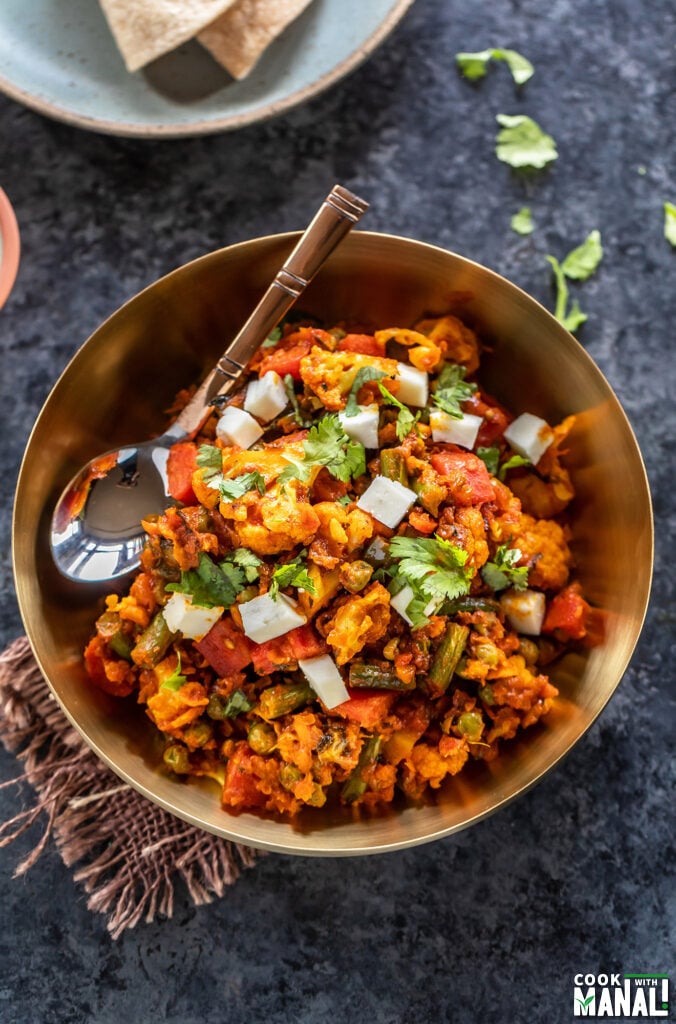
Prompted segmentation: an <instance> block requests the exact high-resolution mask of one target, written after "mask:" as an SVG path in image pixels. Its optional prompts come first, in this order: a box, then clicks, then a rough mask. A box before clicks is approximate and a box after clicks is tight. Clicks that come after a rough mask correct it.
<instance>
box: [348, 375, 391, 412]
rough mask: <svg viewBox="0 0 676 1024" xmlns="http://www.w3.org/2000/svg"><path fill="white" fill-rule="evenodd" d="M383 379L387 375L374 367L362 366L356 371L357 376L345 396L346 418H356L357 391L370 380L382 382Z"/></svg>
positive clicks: (357, 407) (357, 409)
mask: <svg viewBox="0 0 676 1024" xmlns="http://www.w3.org/2000/svg"><path fill="white" fill-rule="evenodd" d="M383 377H387V374H386V373H385V372H384V371H383V370H378V369H377V368H376V367H375V366H362V367H361V369H359V370H357V376H356V377H355V378H354V381H353V383H352V387H351V388H350V393H349V395H348V396H347V405H346V406H345V415H346V416H356V415H357V413H358V412H359V404H358V402H357V395H358V394H359V389H360V388H361V387H362V386H363V385H364V384H367V383H368V382H369V381H370V380H382V379H383Z"/></svg>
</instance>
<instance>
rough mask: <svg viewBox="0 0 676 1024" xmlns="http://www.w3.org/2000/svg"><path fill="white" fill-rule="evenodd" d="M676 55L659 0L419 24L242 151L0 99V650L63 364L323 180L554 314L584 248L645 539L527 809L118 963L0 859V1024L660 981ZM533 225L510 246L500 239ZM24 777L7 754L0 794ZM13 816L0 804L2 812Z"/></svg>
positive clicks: (305, 885) (189, 911)
mask: <svg viewBox="0 0 676 1024" xmlns="http://www.w3.org/2000/svg"><path fill="white" fill-rule="evenodd" d="M336 2H339V0H336ZM675 43H676V12H675V10H674V6H673V3H672V0H652V2H651V3H649V4H648V3H640V2H639V0H552V2H551V3H549V4H543V3H541V2H535V0H511V2H510V0H497V2H494V3H489V2H487V0H482V2H477V3H473V4H466V3H460V2H459V0H450V2H449V0H418V2H417V4H416V5H415V6H414V8H413V9H412V11H411V12H410V13H409V15H408V16H407V17H406V18H405V20H404V21H403V23H402V24H401V25H400V27H399V28H398V30H397V31H396V32H395V33H394V35H393V36H391V37H390V39H389V40H388V41H387V42H386V43H385V44H384V45H383V46H382V48H381V49H380V50H379V51H378V52H377V53H376V54H375V56H374V57H373V58H372V59H371V60H370V61H369V63H367V64H366V65H365V66H363V67H362V68H361V69H360V70H359V71H357V72H356V73H355V74H354V75H353V76H352V77H351V78H350V79H349V80H347V81H346V82H344V83H342V84H340V85H338V86H337V87H335V88H333V89H332V90H331V91H330V92H329V93H327V94H325V95H324V96H322V97H320V98H318V99H316V100H315V101H313V102H312V103H310V104H308V105H307V106H305V107H302V108H300V109H298V110H296V111H294V112H292V113H291V114H289V115H288V116H286V117H284V118H281V119H278V120H274V121H271V122H269V123H266V124H263V125H260V126H256V127H252V128H249V129H246V130H244V131H241V132H239V133H237V134H232V135H223V136H220V137H218V136H217V137H213V138H205V139H198V140H194V141H192V140H188V141H182V142H165V143H144V142H141V141H125V140H115V139H111V138H104V137H97V136H94V135H89V134H85V133H81V132H79V131H76V130H72V129H69V128H66V127H64V126H61V125H58V124H54V123H51V122H49V121H46V120H43V119H42V118H40V117H39V116H37V115H35V114H32V113H30V112H28V111H25V110H22V109H21V108H20V107H18V106H15V105H14V104H12V103H10V102H9V101H6V100H4V99H0V140H1V141H0V184H1V185H2V186H3V187H4V188H5V190H6V191H7V192H8V194H9V195H10V197H11V199H12V201H13V203H14V205H15V207H16V211H17V215H18V218H19V222H20V225H21V230H22V241H23V255H22V265H21V270H20V274H19V279H18V282H17V286H16V289H15V291H14V293H13V295H12V297H11V299H10V301H9V303H8V305H7V307H6V308H5V310H4V311H3V312H2V313H1V314H0V346H1V352H2V373H1V374H0V416H1V417H2V427H3V430H2V435H3V444H2V446H1V447H0V471H1V472H2V478H3V479H4V480H5V482H6V492H7V497H6V500H5V502H4V503H3V507H2V524H1V525H2V541H1V543H0V566H1V570H0V571H1V578H0V631H1V636H0V640H1V641H2V642H3V643H4V642H6V641H9V640H10V639H11V638H12V637H13V636H15V635H17V634H18V633H19V632H20V630H21V624H20V620H19V615H18V611H17V607H16V603H15V598H14V594H13V588H12V581H11V569H10V555H9V517H10V497H9V496H10V492H11V490H12V489H13V485H14V480H15V477H16V472H17V469H18V465H19V460H20V458H21V454H22V451H23V448H24V445H25V442H26V438H27V435H28V432H29V430H30V427H31V424H32V422H33V419H34V417H35V415H36V413H37V411H38V409H39V408H40V405H41V403H42V401H43V399H44V398H45V396H46V395H47V393H48V391H49V388H50V387H51V385H52V384H53V382H54V380H55V379H56V377H57V375H58V373H59V372H60V370H61V369H62V368H63V366H64V365H65V363H66V361H67V359H68V358H69V357H70V355H71V354H72V353H73V352H74V351H75V350H76V348H77V347H78V346H79V345H80V344H81V342H82V341H83V340H84V339H85V338H86V337H87V335H88V334H89V333H90V332H91V331H92V330H93V329H94V328H95V327H96V326H97V324H98V323H99V322H100V321H101V320H102V319H103V318H104V317H105V316H107V315H108V314H109V313H111V312H112V311H113V310H114V309H115V308H116V307H117V306H118V305H119V304H120V303H121V302H122V301H124V300H125V299H127V298H128V297H129V296H131V295H132V294H133V293H135V292H136V291H138V290H139V289H140V288H141V287H143V286H144V285H146V284H147V283H149V282H151V281H152V280H154V279H155V278H157V277H158V276H160V275H161V274H163V273H165V272H166V271H168V270H170V269H172V268H173V267H175V266H177V265H178V264H180V263H182V262H185V261H186V260H188V259H191V258H193V257H194V256H197V255H200V254H201V253H203V252H205V251H207V250H209V249H211V248H215V247H218V246H220V245H222V244H224V243H229V242H235V241H238V240H240V239H244V238H247V237H251V236H255V235H257V234H266V233H269V232H274V231H281V230H286V229H292V228H298V227H301V226H302V225H303V224H304V222H305V221H306V219H307V216H308V214H309V213H310V212H311V210H312V209H313V207H314V205H315V204H316V202H317V201H318V199H319V198H320V197H321V196H322V195H324V194H325V193H326V191H327V188H328V187H329V186H330V185H331V184H332V183H333V182H334V181H341V182H342V183H344V184H345V185H347V186H348V187H350V188H353V189H354V190H355V191H357V192H360V193H362V194H364V195H366V196H368V197H369V198H370V199H371V200H372V208H371V212H370V213H369V216H368V225H367V226H368V227H369V228H372V229H375V230H385V231H391V232H394V233H398V234H408V235H411V236H415V237H418V238H421V239H424V240H427V241H431V242H435V243H439V244H441V245H444V246H448V247H452V248H454V249H456V250H457V251H459V252H461V253H463V254H464V255H468V256H471V257H472V258H474V259H477V260H478V261H479V262H483V263H486V264H487V265H488V266H490V267H493V268H495V269H497V270H498V271H500V272H502V273H504V274H506V275H507V276H508V277H510V278H511V279H513V280H514V281H516V282H517V283H518V284H520V285H521V286H523V287H524V288H526V289H527V290H528V291H530V292H532V293H533V294H534V295H535V296H536V297H537V298H539V299H540V300H541V301H543V302H545V303H546V304H548V305H551V303H552V294H551V285H550V276H549V272H548V267H547V264H546V263H545V261H544V254H545V253H547V252H552V253H555V254H557V255H559V256H562V255H564V254H565V252H567V251H568V250H569V249H570V248H572V247H573V246H574V245H577V244H578V243H579V242H580V241H581V240H582V239H583V238H584V237H585V236H586V234H587V233H588V232H589V231H590V230H591V229H592V228H594V227H598V228H599V229H600V230H601V232H602V235H603V241H604V246H605V259H604V262H603V264H602V267H601V269H600V271H599V272H598V274H597V275H596V276H595V277H594V278H593V279H592V280H590V281H589V282H588V283H586V284H584V285H582V286H581V287H580V288H579V291H578V294H579V297H580V300H581V302H582V305H583V307H584V308H585V310H586V311H587V312H588V313H589V322H588V323H587V324H586V325H585V327H584V328H583V330H582V332H581V334H580V338H581V340H582V342H583V344H584V345H585V346H586V348H587V349H588V351H589V352H590V353H591V355H592V356H593V357H594V358H595V359H596V361H597V362H598V364H599V365H600V367H601V369H602V370H603V371H604V373H605V374H606V376H607V377H608V379H609V380H610V382H611V384H612V385H613V386H614V388H615V390H616V391H617V393H618V395H619V397H620V399H621V400H622V402H623V403H624V406H625V409H626V410H627V413H628V414H629V417H630V419H631V421H632V423H633V426H634V428H635V430H636V433H637V436H638V439H639V442H640V445H641V447H642V450H643V452H644V456H645V459H646V463H647V468H648V473H649V476H650V480H651V485H652V490H653V495H654V500H655V512H656V526H657V558H656V579H655V586H654V592H653V599H652V603H651V609H650V611H649V615H648V620H647V623H646V627H645V630H644V633H643V637H642V640H641V642H640V644H639V646H638V649H637V651H636V654H635V656H634V659H633V661H632V665H631V667H630V669H629V671H628V672H627V674H626V676H625V679H624V681H623V683H622V685H621V687H620V688H619V690H618V691H617V693H616V695H615V696H614V698H613V700H612V701H611V703H610V705H609V706H608V707H607V708H606V710H605V712H604V713H603V715H602V716H601V719H600V720H599V721H598V722H597V723H596V725H595V726H594V727H593V728H592V729H591V730H590V732H589V733H588V734H587V735H586V736H585V737H584V738H583V740H582V741H581V742H580V743H579V744H578V745H577V747H576V748H575V749H574V751H573V752H572V753H571V754H570V756H569V757H568V758H567V759H566V761H565V762H564V763H563V764H562V765H560V766H559V767H558V768H557V769H556V770H554V771H553V772H552V773H551V774H550V775H549V776H548V777H547V778H546V779H545V781H544V782H542V783H541V784H540V786H539V787H538V788H537V789H536V790H534V791H532V792H530V793H529V794H528V795H526V796H525V797H524V798H522V799H521V800H520V801H518V802H517V803H516V804H514V805H512V806H511V807H509V808H508V809H506V810H504V811H502V812H501V813H500V814H499V815H497V816H495V817H493V818H491V819H489V820H487V821H484V822H482V823H481V824H479V825H477V826H475V827H474V828H473V829H471V830H470V831H468V832H465V833H462V834H460V835H458V836H455V837H451V838H449V839H447V840H445V841H442V842H439V843H436V844H434V845H431V846H428V847H423V848H420V849H416V850H410V851H408V852H405V853H398V854H395V855H391V856H387V857H382V856H381V857H373V858H367V859H354V860H342V861H331V860H306V859H291V858H285V857H280V856H270V857H268V858H266V859H264V860H263V861H262V862H261V863H260V865H259V866H258V867H257V868H256V869H254V870H253V871H251V872H249V873H248V874H246V875H245V876H243V877H242V879H241V880H240V881H239V882H238V884H237V885H236V886H235V887H234V888H233V889H232V890H231V892H229V893H228V895H227V897H226V898H225V899H223V900H222V901H220V902H218V903H215V904H213V905H211V906H209V907H204V908H201V909H198V910H195V909H194V908H192V907H191V906H190V904H189V902H188V900H187V898H186V896H185V894H183V893H181V894H180V896H179V899H178V906H177V913H176V915H175V917H174V919H173V920H172V921H170V922H160V923H155V924H153V925H143V926H140V927H139V928H138V929H137V930H136V931H135V932H132V933H129V934H127V935H125V936H124V937H123V938H122V939H121V940H120V941H119V942H117V943H114V942H112V941H111V940H110V938H109V937H108V935H107V933H106V930H105V927H104V923H103V920H102V919H101V918H100V917H98V916H94V915H92V914H90V913H89V912H88V911H87V910H86V907H85V902H84V898H83V894H82V892H81V890H80V889H79V888H77V887H76V885H75V884H74V883H73V882H72V879H71V876H70V873H69V871H67V870H66V869H65V868H64V867H63V865H62V864H61V862H60V860H59V858H58V856H57V854H56V853H55V852H54V851H53V849H52V850H51V851H50V852H49V853H48V854H47V855H46V856H45V857H44V858H43V859H42V861H41V862H40V864H39V866H38V867H36V868H35V869H33V870H32V871H31V872H30V874H29V875H28V876H27V877H26V878H25V879H22V880H20V881H13V880H12V871H13V868H14V866H15V864H16V863H17V861H18V859H19V857H20V856H21V854H22V853H24V852H25V851H27V850H28V849H29V848H30V846H31V844H32V842H33V841H34V840H35V834H29V835H27V836H24V837H22V839H21V840H20V841H19V842H18V843H17V844H16V845H15V846H14V847H12V848H10V849H8V850H5V851H3V852H2V853H1V854H0V878H1V880H0V907H1V909H0V918H1V920H2V922H3V928H2V930H1V932H0V1020H1V1021H2V1022H3V1024H9V1022H21V1024H23V1022H31V1024H33V1022H35V1024H66V1022H78V1024H79V1022H90V1021H91V1022H96V1024H118V1022H119V1021H120V1020H123V1021H128V1022H130V1024H132V1022H133V1024H135V1022H144V1024H145V1022H147V1021H151V1020H162V1019H165V1020H168V1021H172V1022H174V1021H175V1022H180V1024H193V1022H195V1024H197V1022H211V1021H214V1022H215V1021H228V1022H229V1024H237V1022H240V1021H255V1022H258V1021H261V1022H262V1021H266V1022H269V1024H277V1022H282V1021H299V1022H308V1024H310V1022H311V1024H320V1022H328V1021H331V1022H332V1024H338V1022H348V1021H355V1020H372V1021H374V1022H377V1024H386V1022H387V1024H390V1022H392V1024H394V1022H409V1021H436V1020H441V1021H450V1020H453V1021H479V1020H481V1021H483V1022H487V1024H490V1022H504V1021H510V1022H522V1021H523V1022H526V1021H527V1022H531V1021H545V1020H547V1021H549V1020H556V1021H565V1020H568V1019H569V1018H572V1002H573V1000H572V975H573V974H574V973H575V972H577V971H579V970H583V971H597V970H601V969H607V970H616V971H644V970H647V971H658V972H665V971H668V970H669V969H670V967H673V954H674V937H673V922H674V914H673V875H670V869H671V868H673V863H674V848H673V828H672V825H671V813H672V812H673V771H672V770H671V769H670V767H669V760H668V758H669V755H670V749H671V748H670V740H671V739H672V737H673V722H674V706H673V679H674V670H673V664H674V651H673V636H674V630H673V627H674V592H673V591H674V588H673V552H674V549H675V547H676V538H675V537H674V522H675V518H676V517H675V515H674V503H673V491H674V487H673V472H674V459H673V452H674V441H673V437H674V416H673V394H674V389H675V385H676V381H675V379H674V376H675V375H674V372H673V357H674V349H675V347H676V346H675V341H674V326H673V325H674V322H675V321H676V287H675V286H674V281H675V272H676V253H674V252H673V251H671V249H670V247H669V245H668V243H667V242H666V241H665V240H664V238H663V236H662V219H663V214H662V203H663V201H664V200H665V199H670V200H671V201H672V202H674V201H676V180H675V178H674V174H675V171H676V151H675V146H674V125H675V124H676V59H675V58H676V51H675V50H674V44H675ZM488 45H498V46H513V47H514V48H516V49H519V50H521V51H522V52H524V53H526V54H527V55H528V56H529V57H530V58H531V59H532V60H533V62H534V63H535V65H536V68H537V74H536V76H535V78H534V79H533V80H532V81H531V82H530V83H529V84H528V85H527V86H526V88H525V89H524V90H522V92H521V93H520V94H519V93H517V92H516V90H515V88H514V86H513V84H512V82H511V80H510V79H509V77H508V74H507V71H506V68H505V67H504V66H498V67H495V68H494V69H493V71H492V72H491V74H490V76H489V78H488V79H486V80H484V82H483V83H482V84H481V85H480V86H478V87H472V86H470V85H469V84H467V83H466V82H464V81H462V80H460V79H459V78H458V77H457V76H456V74H455V72H454V69H453V55H454V53H455V52H456V51H458V50H474V49H482V48H484V47H486V46H488ZM498 112H502V113H520V112H524V113H529V114H531V115H532V116H533V117H535V118H536V120H538V121H539V122H540V123H541V124H542V125H543V127H545V128H546V129H547V130H548V131H550V132H551V133H552V134H554V136H555V137H556V139H557V142H558V144H559V153H560V158H559V160H558V162H557V164H556V165H555V166H554V167H553V169H552V170H551V171H549V172H546V173H544V174H542V175H541V176H540V177H539V178H538V179H537V180H536V181H535V182H533V183H531V184H530V185H528V186H524V184H523V183H521V182H519V181H517V180H516V179H515V178H514V177H513V176H512V175H511V174H510V171H509V170H508V168H506V167H505V166H504V165H502V164H499V163H498V162H497V160H496V159H495V157H494V156H493V152H492V150H493V138H494V134H495V124H494V120H493V118H494V115H495V114H496V113H498ZM643 169H644V170H643ZM524 202H529V203H530V205H531V206H532V209H533V215H534V219H535V221H536V224H537V230H536V232H535V234H534V235H532V236H531V237H530V238H527V239H523V238H519V237H518V236H516V235H515V234H513V233H512V232H511V231H510V228H509V220H510V217H511V215H512V214H513V213H514V212H516V210H517V209H518V208H519V207H520V206H521V205H522V204H523V203H524ZM618 497H619V498H620V500H621V496H618ZM627 571H628V572H631V551H628V552H627ZM16 771H17V766H16V762H14V760H13V759H12V758H11V757H9V756H7V755H5V754H2V756H1V757H0V778H1V779H3V780H4V779H9V778H11V777H12V776H13V775H14V774H15V773H16ZM20 799H21V798H20V797H19V796H17V794H16V792H15V790H14V788H10V789H6V790H4V791H0V817H3V818H4V817H6V816H8V815H9V814H11V813H13V812H14V811H15V810H16V809H17V808H18V806H20ZM670 898H671V903H670ZM670 908H671V909H670ZM670 929H671V930H670ZM672 980H673V979H672ZM672 997H673V992H672ZM672 1003H673V998H672Z"/></svg>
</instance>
